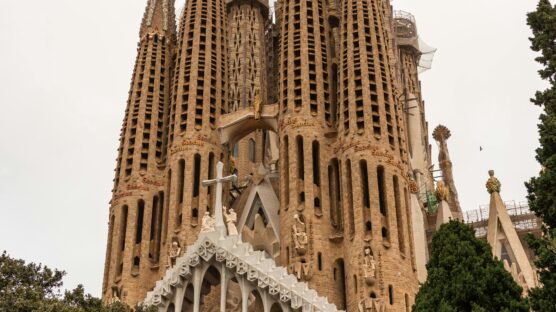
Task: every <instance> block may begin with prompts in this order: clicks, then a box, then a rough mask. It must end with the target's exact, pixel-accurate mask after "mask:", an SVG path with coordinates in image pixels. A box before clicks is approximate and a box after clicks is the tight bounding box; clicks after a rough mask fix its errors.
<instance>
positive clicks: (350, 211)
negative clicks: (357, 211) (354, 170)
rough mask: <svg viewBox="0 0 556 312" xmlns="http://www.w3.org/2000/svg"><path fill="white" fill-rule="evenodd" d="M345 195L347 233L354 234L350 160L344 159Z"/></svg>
mask: <svg viewBox="0 0 556 312" xmlns="http://www.w3.org/2000/svg"><path fill="white" fill-rule="evenodd" d="M346 186H347V189H346V196H347V198H348V200H347V204H348V206H347V210H348V215H349V223H350V224H349V227H350V229H349V233H350V235H351V236H353V235H354V234H355V215H354V211H353V181H352V174H351V160H349V159H348V160H347V161H346Z"/></svg>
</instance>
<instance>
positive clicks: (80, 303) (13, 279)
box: [0, 251, 111, 312]
mask: <svg viewBox="0 0 556 312" xmlns="http://www.w3.org/2000/svg"><path fill="white" fill-rule="evenodd" d="M64 275H65V272H63V271H59V270H56V269H54V270H52V269H50V268H48V267H47V266H43V265H41V264H35V263H29V264H26V263H25V261H23V260H20V259H13V258H11V257H10V256H9V255H8V254H7V253H6V252H5V251H4V252H3V253H2V255H1V256H0V311H2V312H4V311H10V312H31V311H40V312H105V311H104V308H103V306H102V302H101V300H100V299H98V298H94V297H93V296H91V295H89V294H85V289H84V288H83V286H82V285H79V286H77V288H75V289H74V290H72V291H66V292H65V294H64V295H63V296H62V294H61V288H62V286H63V282H62V278H63V277H64ZM110 312H111V311H110Z"/></svg>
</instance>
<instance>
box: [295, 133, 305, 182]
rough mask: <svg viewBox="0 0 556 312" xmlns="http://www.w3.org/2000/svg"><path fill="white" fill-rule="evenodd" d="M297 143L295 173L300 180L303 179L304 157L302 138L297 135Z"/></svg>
mask: <svg viewBox="0 0 556 312" xmlns="http://www.w3.org/2000/svg"><path fill="white" fill-rule="evenodd" d="M296 143H297V170H298V171H297V175H298V178H299V179H300V180H305V159H304V157H303V138H302V137H301V136H298V137H297V139H296Z"/></svg>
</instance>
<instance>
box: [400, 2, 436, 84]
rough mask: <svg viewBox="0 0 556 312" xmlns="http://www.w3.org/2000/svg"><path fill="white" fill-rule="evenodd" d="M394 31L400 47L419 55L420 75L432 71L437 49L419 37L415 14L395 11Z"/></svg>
mask: <svg viewBox="0 0 556 312" xmlns="http://www.w3.org/2000/svg"><path fill="white" fill-rule="evenodd" d="M394 31H395V33H396V40H397V43H398V45H399V46H400V47H409V48H412V49H413V50H414V51H415V52H416V53H417V54H418V56H419V64H418V67H419V73H422V72H424V71H426V70H429V69H431V67H432V61H433V59H434V54H435V53H436V49H435V48H433V47H431V46H429V45H428V44H426V43H425V42H424V41H423V40H421V38H420V37H419V33H418V32H417V23H416V22H415V17H414V16H413V14H411V13H409V12H405V11H394Z"/></svg>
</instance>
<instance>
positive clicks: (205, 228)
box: [201, 211, 216, 233]
mask: <svg viewBox="0 0 556 312" xmlns="http://www.w3.org/2000/svg"><path fill="white" fill-rule="evenodd" d="M215 224H216V221H215V220H214V218H212V217H211V216H210V212H208V211H207V212H205V215H204V216H203V220H201V233H210V232H214V225H215Z"/></svg>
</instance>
